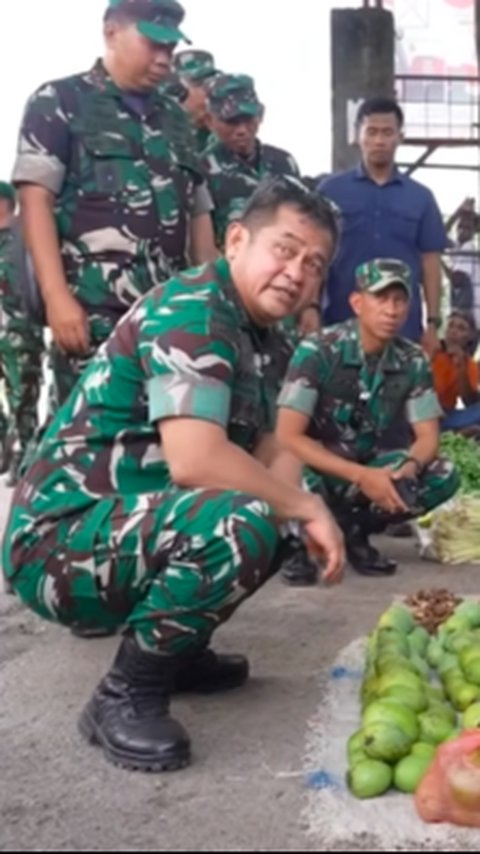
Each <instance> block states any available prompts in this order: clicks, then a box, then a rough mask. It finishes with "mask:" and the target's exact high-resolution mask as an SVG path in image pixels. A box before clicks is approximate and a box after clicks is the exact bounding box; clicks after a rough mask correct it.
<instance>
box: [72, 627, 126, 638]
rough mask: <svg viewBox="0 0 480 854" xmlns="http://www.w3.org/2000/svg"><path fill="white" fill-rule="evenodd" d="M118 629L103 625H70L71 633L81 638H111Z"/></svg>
mask: <svg viewBox="0 0 480 854" xmlns="http://www.w3.org/2000/svg"><path fill="white" fill-rule="evenodd" d="M116 633H117V629H106V628H105V627H103V626H86V625H76V626H70V634H72V635H73V636H74V637H75V638H80V639H81V640H96V639H97V638H110V637H113V635H116Z"/></svg>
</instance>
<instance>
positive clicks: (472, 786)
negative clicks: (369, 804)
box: [415, 729, 480, 827]
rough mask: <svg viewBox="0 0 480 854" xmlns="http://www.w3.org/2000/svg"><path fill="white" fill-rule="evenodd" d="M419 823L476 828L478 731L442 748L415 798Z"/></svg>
mask: <svg viewBox="0 0 480 854" xmlns="http://www.w3.org/2000/svg"><path fill="white" fill-rule="evenodd" d="M415 806H416V808H417V812H418V814H419V816H420V818H421V819H423V821H426V822H450V823H451V824H459V825H462V826H463V827H480V730H478V729H473V730H465V732H463V733H462V734H461V735H460V736H459V737H458V738H456V739H455V741H450V742H447V744H442V746H441V747H439V749H438V751H437V755H436V757H435V759H434V761H433V764H432V765H431V766H430V768H429V769H428V771H427V773H426V774H425V777H424V778H423V780H422V782H421V783H420V786H419V787H418V789H417V792H416V794H415Z"/></svg>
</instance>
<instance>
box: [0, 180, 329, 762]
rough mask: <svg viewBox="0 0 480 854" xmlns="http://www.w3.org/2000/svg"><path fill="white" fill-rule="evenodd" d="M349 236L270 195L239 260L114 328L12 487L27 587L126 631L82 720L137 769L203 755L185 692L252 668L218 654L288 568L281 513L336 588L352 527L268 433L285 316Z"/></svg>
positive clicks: (110, 753)
mask: <svg viewBox="0 0 480 854" xmlns="http://www.w3.org/2000/svg"><path fill="white" fill-rule="evenodd" d="M337 237H338V234H337V224H336V220H335V219H334V217H333V216H332V212H331V209H330V208H329V207H328V206H327V205H326V204H325V202H323V201H321V200H319V199H317V198H316V196H315V195H314V194H311V193H310V192H309V191H308V190H307V189H306V188H305V187H303V185H301V184H300V183H299V182H298V181H297V180H296V179H291V178H288V179H283V180H277V181H274V182H267V185H266V186H262V187H261V188H259V189H258V192H257V193H256V194H255V196H254V197H253V198H252V200H251V201H250V203H249V205H248V206H247V207H246V209H245V211H244V213H243V217H242V219H241V221H239V222H236V223H234V224H232V225H231V226H230V229H229V231H228V234H227V239H226V259H223V258H222V259H220V260H218V261H216V262H215V263H213V264H211V265H205V266H203V267H200V268H196V269H192V270H190V271H188V272H186V273H184V274H183V275H182V274H178V275H177V276H176V277H174V278H172V279H170V280H169V281H168V282H167V283H166V284H165V283H164V284H163V285H161V286H157V287H155V288H154V289H153V291H152V292H151V293H150V294H148V295H146V296H145V297H144V298H143V299H141V300H140V301H139V302H137V304H136V305H135V306H134V307H133V308H132V309H131V311H130V312H129V313H128V314H127V315H126V317H124V318H123V319H122V320H121V321H120V323H119V324H118V326H117V328H116V329H115V331H114V332H113V334H112V335H111V336H110V338H109V340H108V341H107V342H105V344H104V345H103V346H102V347H101V348H100V349H99V350H98V352H97V354H96V355H95V356H94V358H93V359H92V361H91V363H90V365H89V366H88V367H87V369H86V371H85V373H84V374H83V376H82V378H81V379H80V381H79V382H78V384H77V386H76V388H75V389H74V391H73V393H72V395H71V396H70V398H69V400H68V401H67V402H66V403H65V404H64V406H63V407H62V408H61V409H60V411H59V412H58V413H57V416H56V418H55V420H54V421H53V422H52V423H51V425H50V426H49V428H48V430H47V432H46V434H45V436H44V438H43V440H42V443H41V445H40V446H39V448H38V450H37V453H36V457H35V458H34V460H33V462H32V465H31V467H30V469H29V470H28V471H27V473H26V474H25V476H24V478H23V479H22V480H21V481H20V484H19V485H18V487H17V490H16V493H15V496H14V501H13V505H12V511H11V516H10V520H9V523H8V526H7V532H6V535H5V540H4V566H5V568H6V572H7V575H8V576H10V577H11V579H12V584H13V586H14V589H15V590H16V592H17V593H18V595H19V596H20V597H21V598H22V599H23V600H24V602H25V603H26V604H27V605H29V606H30V607H31V608H32V609H33V610H34V611H36V612H37V613H38V614H40V615H41V616H43V617H45V618H48V619H53V620H57V621H59V622H60V623H63V624H66V625H71V624H72V623H75V622H78V623H81V624H82V623H83V624H90V625H91V624H94V625H95V624H96V625H100V626H104V625H106V626H108V627H119V626H122V627H126V631H125V638H124V640H123V641H122V643H121V646H120V649H119V652H118V654H117V657H116V659H115V662H114V664H113V666H112V668H111V669H110V671H109V673H108V675H107V676H106V677H105V678H104V679H103V680H102V681H101V682H100V684H99V686H98V687H97V689H96V691H95V693H94V695H93V697H92V699H91V700H90V702H89V703H88V705H87V707H86V708H85V710H84V712H83V714H82V716H81V719H80V730H81V732H82V733H83V734H84V736H86V737H87V738H88V739H89V741H91V742H93V743H96V744H98V745H99V746H100V747H101V748H102V749H103V751H104V753H105V755H106V756H107V757H108V758H109V759H110V760H111V761H113V762H115V763H117V764H120V765H122V766H124V767H126V768H135V769H140V770H144V771H147V770H151V771H160V770H169V769H174V768H178V767H181V766H182V765H185V764H186V763H187V762H188V761H189V758H190V746H189V738H188V735H187V733H186V732H185V730H184V729H183V727H182V726H181V725H180V724H179V723H177V722H176V721H175V720H173V719H172V718H171V717H170V716H169V697H170V695H171V693H172V692H173V691H176V690H181V689H189V690H198V691H202V690H203V691H204V690H215V689H217V690H219V689H221V688H226V687H234V686H235V685H240V684H242V683H243V682H244V681H245V679H246V678H247V673H248V665H247V661H246V660H245V659H243V658H241V657H220V656H216V655H215V654H214V653H213V651H211V650H209V649H208V645H209V641H210V638H211V635H212V633H213V631H214V630H215V629H216V628H217V627H218V626H219V625H220V624H221V623H223V622H224V621H225V620H227V619H228V618H229V617H230V616H231V615H232V614H233V612H234V611H235V610H236V608H237V607H238V606H239V605H240V604H241V602H243V601H244V600H245V599H246V598H247V597H248V596H250V595H251V594H252V593H253V592H254V591H255V590H257V589H258V588H259V587H260V586H261V585H262V584H263V583H264V582H265V581H266V580H267V579H268V577H269V576H270V575H271V574H272V573H273V572H274V571H275V569H276V568H277V566H278V565H279V562H280V555H279V552H278V550H277V546H278V543H279V531H280V527H279V526H280V523H281V522H282V520H283V521H284V522H288V520H296V522H297V523H300V526H301V528H302V530H303V531H304V533H305V536H306V537H307V538H309V541H310V547H311V549H315V548H316V549H318V551H319V552H322V553H324V554H325V556H326V563H327V566H326V570H325V573H324V576H325V579H326V580H327V581H336V580H340V577H341V573H342V564H343V558H344V552H343V538H342V535H341V533H340V530H339V528H338V527H337V525H336V524H335V522H334V520H333V517H332V516H331V515H330V513H329V511H328V510H327V508H326V507H325V504H324V503H323V501H322V499H321V498H319V497H317V496H315V495H313V494H311V493H309V492H307V491H303V490H302V489H301V487H300V485H299V484H300V479H301V466H300V463H299V462H298V460H297V459H296V458H295V457H294V456H293V455H291V454H290V453H289V452H288V451H285V450H284V449H282V448H280V447H279V446H278V445H277V443H276V442H275V439H274V437H273V432H272V429H273V426H274V418H275V409H276V396H277V392H278V390H279V387H280V384H281V378H282V376H283V374H284V370H285V366H284V364H283V359H282V354H281V352H280V351H279V350H278V348H277V333H276V331H275V327H276V323H277V321H279V320H281V319H282V318H283V317H285V316H286V315H288V314H291V313H293V312H295V311H296V310H298V309H299V308H300V307H301V306H302V305H304V304H306V303H308V302H309V301H310V300H311V299H312V296H313V294H314V293H315V291H316V289H317V288H318V287H319V283H320V279H321V278H322V277H323V275H324V273H325V271H326V268H327V266H328V262H329V260H330V258H331V256H332V253H333V251H334V246H335V243H336V240H337ZM281 340H283V339H281Z"/></svg>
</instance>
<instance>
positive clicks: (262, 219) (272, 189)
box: [239, 175, 340, 248]
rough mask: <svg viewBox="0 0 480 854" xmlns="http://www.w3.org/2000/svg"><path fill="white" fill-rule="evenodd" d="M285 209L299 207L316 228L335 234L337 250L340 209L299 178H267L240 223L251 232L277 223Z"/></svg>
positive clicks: (250, 201)
mask: <svg viewBox="0 0 480 854" xmlns="http://www.w3.org/2000/svg"><path fill="white" fill-rule="evenodd" d="M283 206H288V207H292V208H295V210H297V211H298V212H299V213H301V214H304V216H306V217H308V219H310V220H311V221H312V222H313V223H315V225H317V226H319V227H320V228H323V229H325V231H328V232H330V234H331V235H332V239H333V243H334V247H335V248H336V247H337V244H338V241H339V239H340V218H339V214H338V210H337V209H336V206H335V205H334V204H333V203H332V202H330V200H329V199H327V198H326V197H325V196H322V195H319V194H318V193H313V192H312V191H311V190H310V189H309V188H308V187H307V186H305V184H303V183H302V181H301V180H300V179H299V178H294V177H291V176H287V175H285V176H281V177H280V176H277V177H271V178H266V179H265V180H264V181H262V182H261V183H260V184H259V185H258V187H257V189H256V190H255V191H254V193H253V194H252V195H251V196H250V199H249V200H248V202H247V205H246V207H245V208H244V210H243V212H242V215H241V216H240V218H239V221H240V222H241V223H242V224H243V225H245V226H246V228H248V229H250V230H252V231H253V230H255V229H256V228H258V227H260V226H263V225H265V224H266V223H267V222H269V221H271V220H273V219H274V218H275V216H276V214H277V212H278V210H279V208H281V207H283Z"/></svg>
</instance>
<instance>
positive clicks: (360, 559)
mask: <svg viewBox="0 0 480 854" xmlns="http://www.w3.org/2000/svg"><path fill="white" fill-rule="evenodd" d="M346 548H347V558H348V561H349V563H350V566H351V567H352V569H354V570H355V572H358V573H359V574H360V575H372V576H375V575H394V573H395V572H396V571H397V564H396V561H394V560H390V559H389V558H386V557H383V556H382V555H381V554H380V552H379V551H378V550H377V549H375V548H374V547H373V546H372V545H370V543H369V541H368V536H367V534H365V533H364V532H362V531H361V530H360V529H359V528H357V529H355V528H354V529H353V530H352V531H350V533H349V534H347V536H346Z"/></svg>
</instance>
